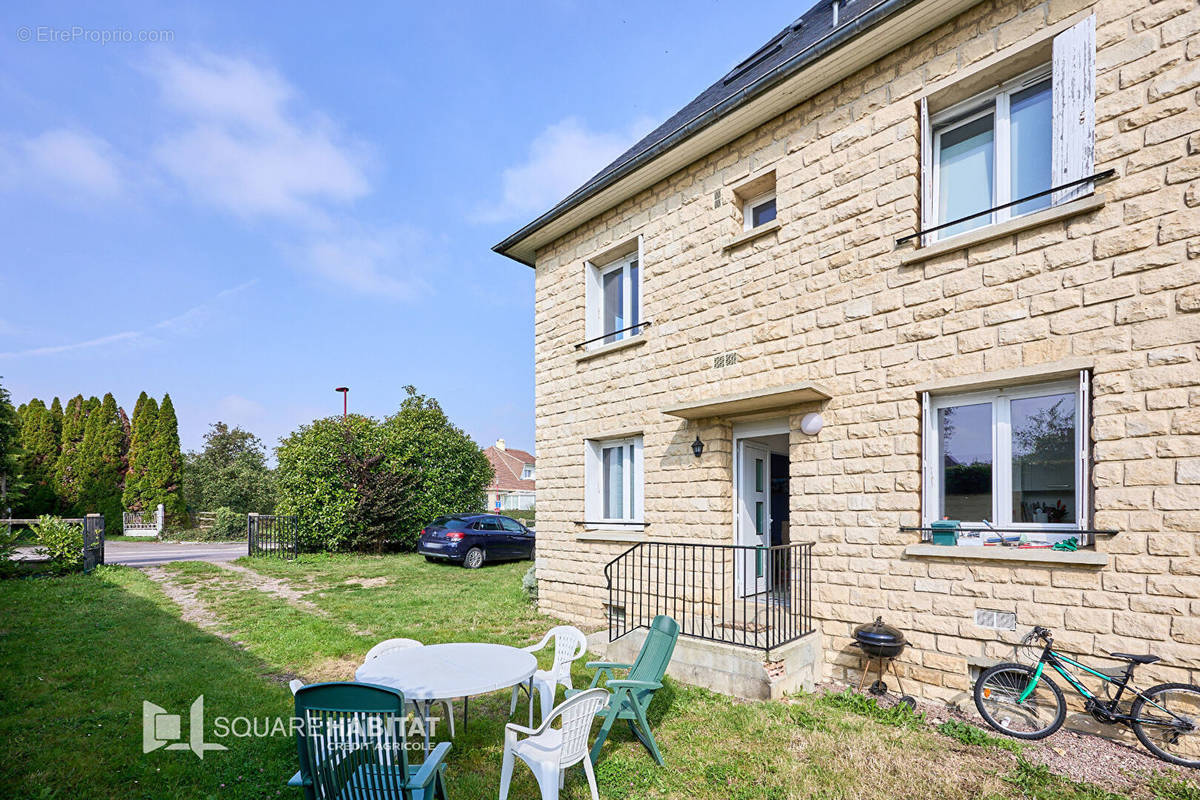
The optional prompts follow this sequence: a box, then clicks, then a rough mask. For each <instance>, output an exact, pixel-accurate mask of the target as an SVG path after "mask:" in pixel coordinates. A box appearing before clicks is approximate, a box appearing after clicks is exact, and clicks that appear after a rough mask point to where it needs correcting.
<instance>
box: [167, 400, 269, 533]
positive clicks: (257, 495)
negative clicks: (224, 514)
mask: <svg viewBox="0 0 1200 800" xmlns="http://www.w3.org/2000/svg"><path fill="white" fill-rule="evenodd" d="M183 462H184V463H183V496H184V497H185V498H187V502H188V504H189V505H191V506H192V507H194V508H220V507H221V506H229V507H230V508H233V509H236V510H238V511H241V512H243V513H245V512H250V511H254V512H257V513H259V514H270V513H271V512H273V511H274V510H275V476H274V475H273V474H272V472H271V470H270V468H268V467H267V453H266V449H265V448H264V447H263V443H262V442H261V441H260V440H259V438H258V437H257V436H255V435H254V434H252V433H249V432H248V431H244V430H242V429H241V428H237V427H234V428H231V427H229V426H228V425H226V424H225V423H224V422H214V423H213V424H212V425H211V426H209V430H208V433H206V434H204V447H203V449H201V450H200V451H199V452H195V451H192V452H189V453H188V454H187V455H186V456H184V460H183Z"/></svg>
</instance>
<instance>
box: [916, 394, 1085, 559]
mask: <svg viewBox="0 0 1200 800" xmlns="http://www.w3.org/2000/svg"><path fill="white" fill-rule="evenodd" d="M1088 394H1089V392H1088V376H1087V373H1082V374H1081V375H1080V376H1079V378H1078V379H1077V380H1067V381H1058V382H1053V383H1040V384H1035V385H1027V386H1009V387H1004V388H999V389H992V390H988V391H981V392H970V393H964V394H952V395H936V394H934V395H926V396H925V397H924V407H925V419H924V440H925V447H924V451H923V452H924V463H923V471H924V486H925V497H924V504H923V507H924V516H925V524H926V525H928V524H930V523H931V522H932V521H934V520H945V519H950V520H957V521H959V522H961V523H962V526H963V528H967V529H977V530H982V531H983V532H981V533H975V534H971V535H968V536H966V537H965V538H964V539H960V543H967V544H991V543H996V542H993V541H991V540H992V539H998V538H1000V537H1004V538H1009V539H1015V540H1018V541H1029V542H1047V541H1056V540H1059V539H1063V538H1067V537H1068V536H1069V535H1070V534H1069V532H1070V531H1071V530H1074V529H1084V528H1087V520H1088V513H1087V502H1088V499H1087V498H1088V492H1087V486H1086V484H1087V480H1088V447H1087V417H1088V408H1087V403H1088ZM989 525H990V526H992V527H995V528H1015V529H1018V530H1016V531H1013V532H1010V533H996V534H989V533H987V531H986V529H987V527H988V526H989Z"/></svg>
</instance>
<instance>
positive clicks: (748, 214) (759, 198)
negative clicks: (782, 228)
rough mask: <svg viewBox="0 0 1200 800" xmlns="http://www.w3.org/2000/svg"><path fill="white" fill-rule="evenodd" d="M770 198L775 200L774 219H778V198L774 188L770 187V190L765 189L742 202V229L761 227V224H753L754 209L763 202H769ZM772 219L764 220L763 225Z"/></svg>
mask: <svg viewBox="0 0 1200 800" xmlns="http://www.w3.org/2000/svg"><path fill="white" fill-rule="evenodd" d="M771 200H775V219H779V200H778V199H777V198H776V196H775V190H774V189H771V190H770V191H767V192H763V193H762V194H759V195H755V196H754V197H751V198H750V199H749V200H747V201H746V202H744V203H742V229H743V230H747V231H750V230H754V228H756V227H761V226H756V225H755V224H754V209H756V208H758V207H759V206H761V205H762V204H763V203H766V202H769V201H771ZM774 221H775V220H768V221H767V222H764V223H763V225H769V224H771V223H772V222H774Z"/></svg>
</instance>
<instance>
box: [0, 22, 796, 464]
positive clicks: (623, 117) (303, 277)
mask: <svg viewBox="0 0 1200 800" xmlns="http://www.w3.org/2000/svg"><path fill="white" fill-rule="evenodd" d="M810 4H811V3H810V2H808V0H802V2H800V3H799V4H796V3H782V2H771V1H768V2H761V3H757V4H754V6H753V8H754V10H753V13H747V8H748V6H747V5H746V4H744V3H734V2H713V1H712V0H696V1H695V2H650V3H638V4H633V3H628V4H625V3H620V4H618V3H599V2H535V1H531V2H520V3H517V2H514V3H498V2H495V3H493V2H488V3H484V2H479V3H474V4H472V3H419V4H418V3H379V4H360V5H346V6H331V5H329V4H325V3H289V4H286V5H279V6H274V5H270V6H269V5H268V4H251V3H204V4H192V5H182V4H181V5H179V7H178V8H172V9H167V8H163V7H162V6H161V5H160V4H157V3H121V2H112V3H107V4H104V7H103V8H98V7H95V6H93V5H91V4H82V3H81V4H78V5H72V4H53V3H47V4H41V7H40V8H38V9H37V10H33V9H32V8H30V9H21V8H15V7H13V6H9V7H7V8H6V9H4V10H3V11H0V37H2V39H0V41H2V42H3V44H2V45H0V104H2V107H3V108H4V109H5V114H4V115H3V118H2V120H0V211H2V213H0V230H2V231H3V238H4V242H5V250H6V253H5V257H4V259H3V262H0V263H2V266H0V375H2V376H3V382H4V384H5V385H6V386H7V387H8V388H9V389H10V390H11V392H12V394H13V399H14V401H15V402H18V403H20V402H24V401H26V400H28V399H29V398H30V397H33V396H39V397H43V398H46V399H47V400H48V399H49V398H50V397H51V396H53V395H60V396H62V397H63V398H64V399H65V398H66V397H69V396H71V395H74V394H76V393H79V392H82V393H83V394H85V395H90V394H96V395H100V394H103V393H104V392H106V391H111V392H113V393H114V394H115V395H116V397H117V400H118V402H119V403H121V404H122V405H124V406H125V407H126V408H127V409H132V406H133V402H134V400H135V399H136V396H137V393H138V392H139V391H141V390H143V389H145V390H146V391H148V392H151V393H153V394H155V395H160V396H161V395H162V394H163V393H164V392H170V393H171V396H172V398H173V399H174V401H175V405H176V408H177V410H178V414H179V419H180V433H181V436H182V439H183V444H184V446H185V448H194V447H196V446H198V444H199V443H200V440H201V436H202V435H203V433H204V431H205V430H206V429H207V427H208V425H209V423H211V422H213V421H215V420H218V419H221V420H224V421H226V422H228V423H230V424H237V425H241V426H243V427H245V428H247V429H249V430H251V431H253V432H254V433H256V434H257V435H259V436H260V437H261V438H262V439H263V440H264V441H265V442H266V443H267V444H268V445H271V446H273V445H274V444H275V442H276V441H277V439H278V438H279V437H280V436H281V435H284V434H286V433H287V432H288V431H290V430H292V429H293V428H295V427H296V426H297V425H299V424H301V423H303V422H307V421H309V420H311V419H313V418H315V417H318V416H325V415H328V414H330V413H333V412H335V411H340V406H341V398H340V396H338V395H336V394H335V393H334V392H333V387H335V386H338V385H349V386H350V387H351V392H350V405H351V408H352V409H353V410H355V411H359V412H362V413H367V414H373V415H377V416H382V415H385V414H388V413H390V412H392V411H394V410H395V409H396V407H397V406H398V404H399V402H400V400H401V398H402V397H403V389H402V387H403V386H404V385H406V384H414V385H416V386H417V387H418V389H419V390H420V391H422V392H424V393H426V394H429V395H432V396H434V397H436V398H438V400H440V401H441V403H442V405H443V407H444V408H445V409H446V410H447V412H448V413H449V414H450V416H451V418H452V419H453V420H454V421H455V422H456V423H457V424H459V425H460V426H462V427H463V428H464V429H466V430H467V432H468V433H470V434H471V435H472V436H474V437H475V439H476V441H478V442H480V443H481V444H483V445H487V444H490V443H491V442H492V441H494V440H495V439H496V438H497V437H500V436H503V437H505V438H506V439H507V440H508V442H509V443H510V444H511V445H512V446H517V447H525V448H529V449H532V447H533V416H534V415H533V402H534V393H533V274H532V270H530V269H529V268H527V267H523V266H521V265H519V264H517V263H516V262H512V261H509V260H507V259H505V258H502V257H500V256H498V255H495V254H494V253H492V252H490V247H491V245H492V244H494V243H495V242H497V241H499V240H500V239H501V238H503V237H504V236H505V235H507V234H508V233H510V232H512V231H513V230H515V229H516V228H517V227H519V226H520V225H522V224H524V223H525V222H527V221H529V220H530V219H532V218H533V217H534V216H536V214H537V213H539V212H541V211H543V210H545V209H546V208H548V207H549V206H550V205H552V204H553V203H554V202H555V201H557V200H558V199H559V198H561V197H562V196H563V195H565V194H566V193H567V192H568V191H569V190H570V189H573V188H574V187H575V186H577V185H578V184H579V183H581V182H582V181H583V180H584V179H586V178H587V177H589V176H590V175H591V174H593V173H594V172H595V171H597V170H598V169H600V168H601V167H603V166H604V165H605V164H606V163H607V162H608V161H609V160H611V159H612V158H613V157H615V156H616V155H618V154H619V153H620V152H621V151H623V150H624V149H625V148H626V147H627V146H628V145H629V144H632V142H633V141H634V140H636V139H637V138H638V137H640V135H642V134H644V133H645V132H647V131H648V130H649V129H651V128H652V127H654V125H656V124H657V123H658V122H660V121H662V120H663V119H665V118H666V117H667V116H669V115H670V114H671V113H672V112H674V111H675V110H676V109H678V108H679V107H680V106H682V105H683V104H684V103H686V102H687V101H688V100H690V99H691V98H692V97H693V96H694V95H695V94H697V93H698V92H699V91H700V90H701V89H703V88H704V87H705V86H707V85H708V84H709V83H711V82H712V81H713V80H715V79H716V78H718V77H720V75H722V74H723V73H724V72H725V71H726V70H727V69H729V68H730V67H731V66H732V65H733V64H735V63H737V62H738V61H740V60H741V59H742V58H744V57H745V56H746V55H748V54H749V53H750V52H751V51H752V50H754V49H755V48H756V47H757V46H758V45H760V44H761V43H762V42H763V41H765V40H766V39H768V38H769V37H770V36H771V35H773V34H774V33H775V32H777V31H778V30H779V29H780V28H782V27H783V26H784V25H786V24H787V23H788V22H790V21H791V20H793V19H795V18H796V17H798V16H799V15H800V14H801V13H802V12H803V11H804V10H805V9H806V8H807V7H808V6H809V5H810ZM76 27H77V28H78V29H79V30H78V31H73V30H72V29H73V28H76ZM106 31H107V32H112V31H119V32H121V33H120V34H119V37H118V38H126V37H133V38H134V39H135V40H136V39H139V38H142V36H143V33H142V32H148V33H146V34H145V36H149V37H151V38H158V39H160V40H161V39H162V38H164V35H163V34H160V33H158V32H161V31H165V32H168V33H167V34H166V36H167V37H169V41H157V42H141V41H115V42H108V43H103V42H100V41H96V39H97V38H99V37H101V36H103V35H105V34H104V33H103V32H106ZM110 35H111V34H110ZM56 37H58V38H65V39H66V41H52V39H54V38H56ZM25 38H28V39H30V41H23V39H25Z"/></svg>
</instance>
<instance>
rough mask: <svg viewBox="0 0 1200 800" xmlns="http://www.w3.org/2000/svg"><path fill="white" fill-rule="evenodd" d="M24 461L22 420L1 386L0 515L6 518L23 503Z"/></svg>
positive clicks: (5, 390)
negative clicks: (22, 453)
mask: <svg viewBox="0 0 1200 800" xmlns="http://www.w3.org/2000/svg"><path fill="white" fill-rule="evenodd" d="M22 461H23V459H22V457H21V418H20V417H19V416H17V410H16V409H15V408H13V405H12V402H11V401H9V399H8V390H7V389H5V388H4V386H3V385H0V514H3V515H4V516H8V513H7V511H8V509H9V508H11V507H12V506H15V505H17V504H18V503H20V501H21V492H22V489H23V488H24V479H23V478H22V477H21V466H22Z"/></svg>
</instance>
